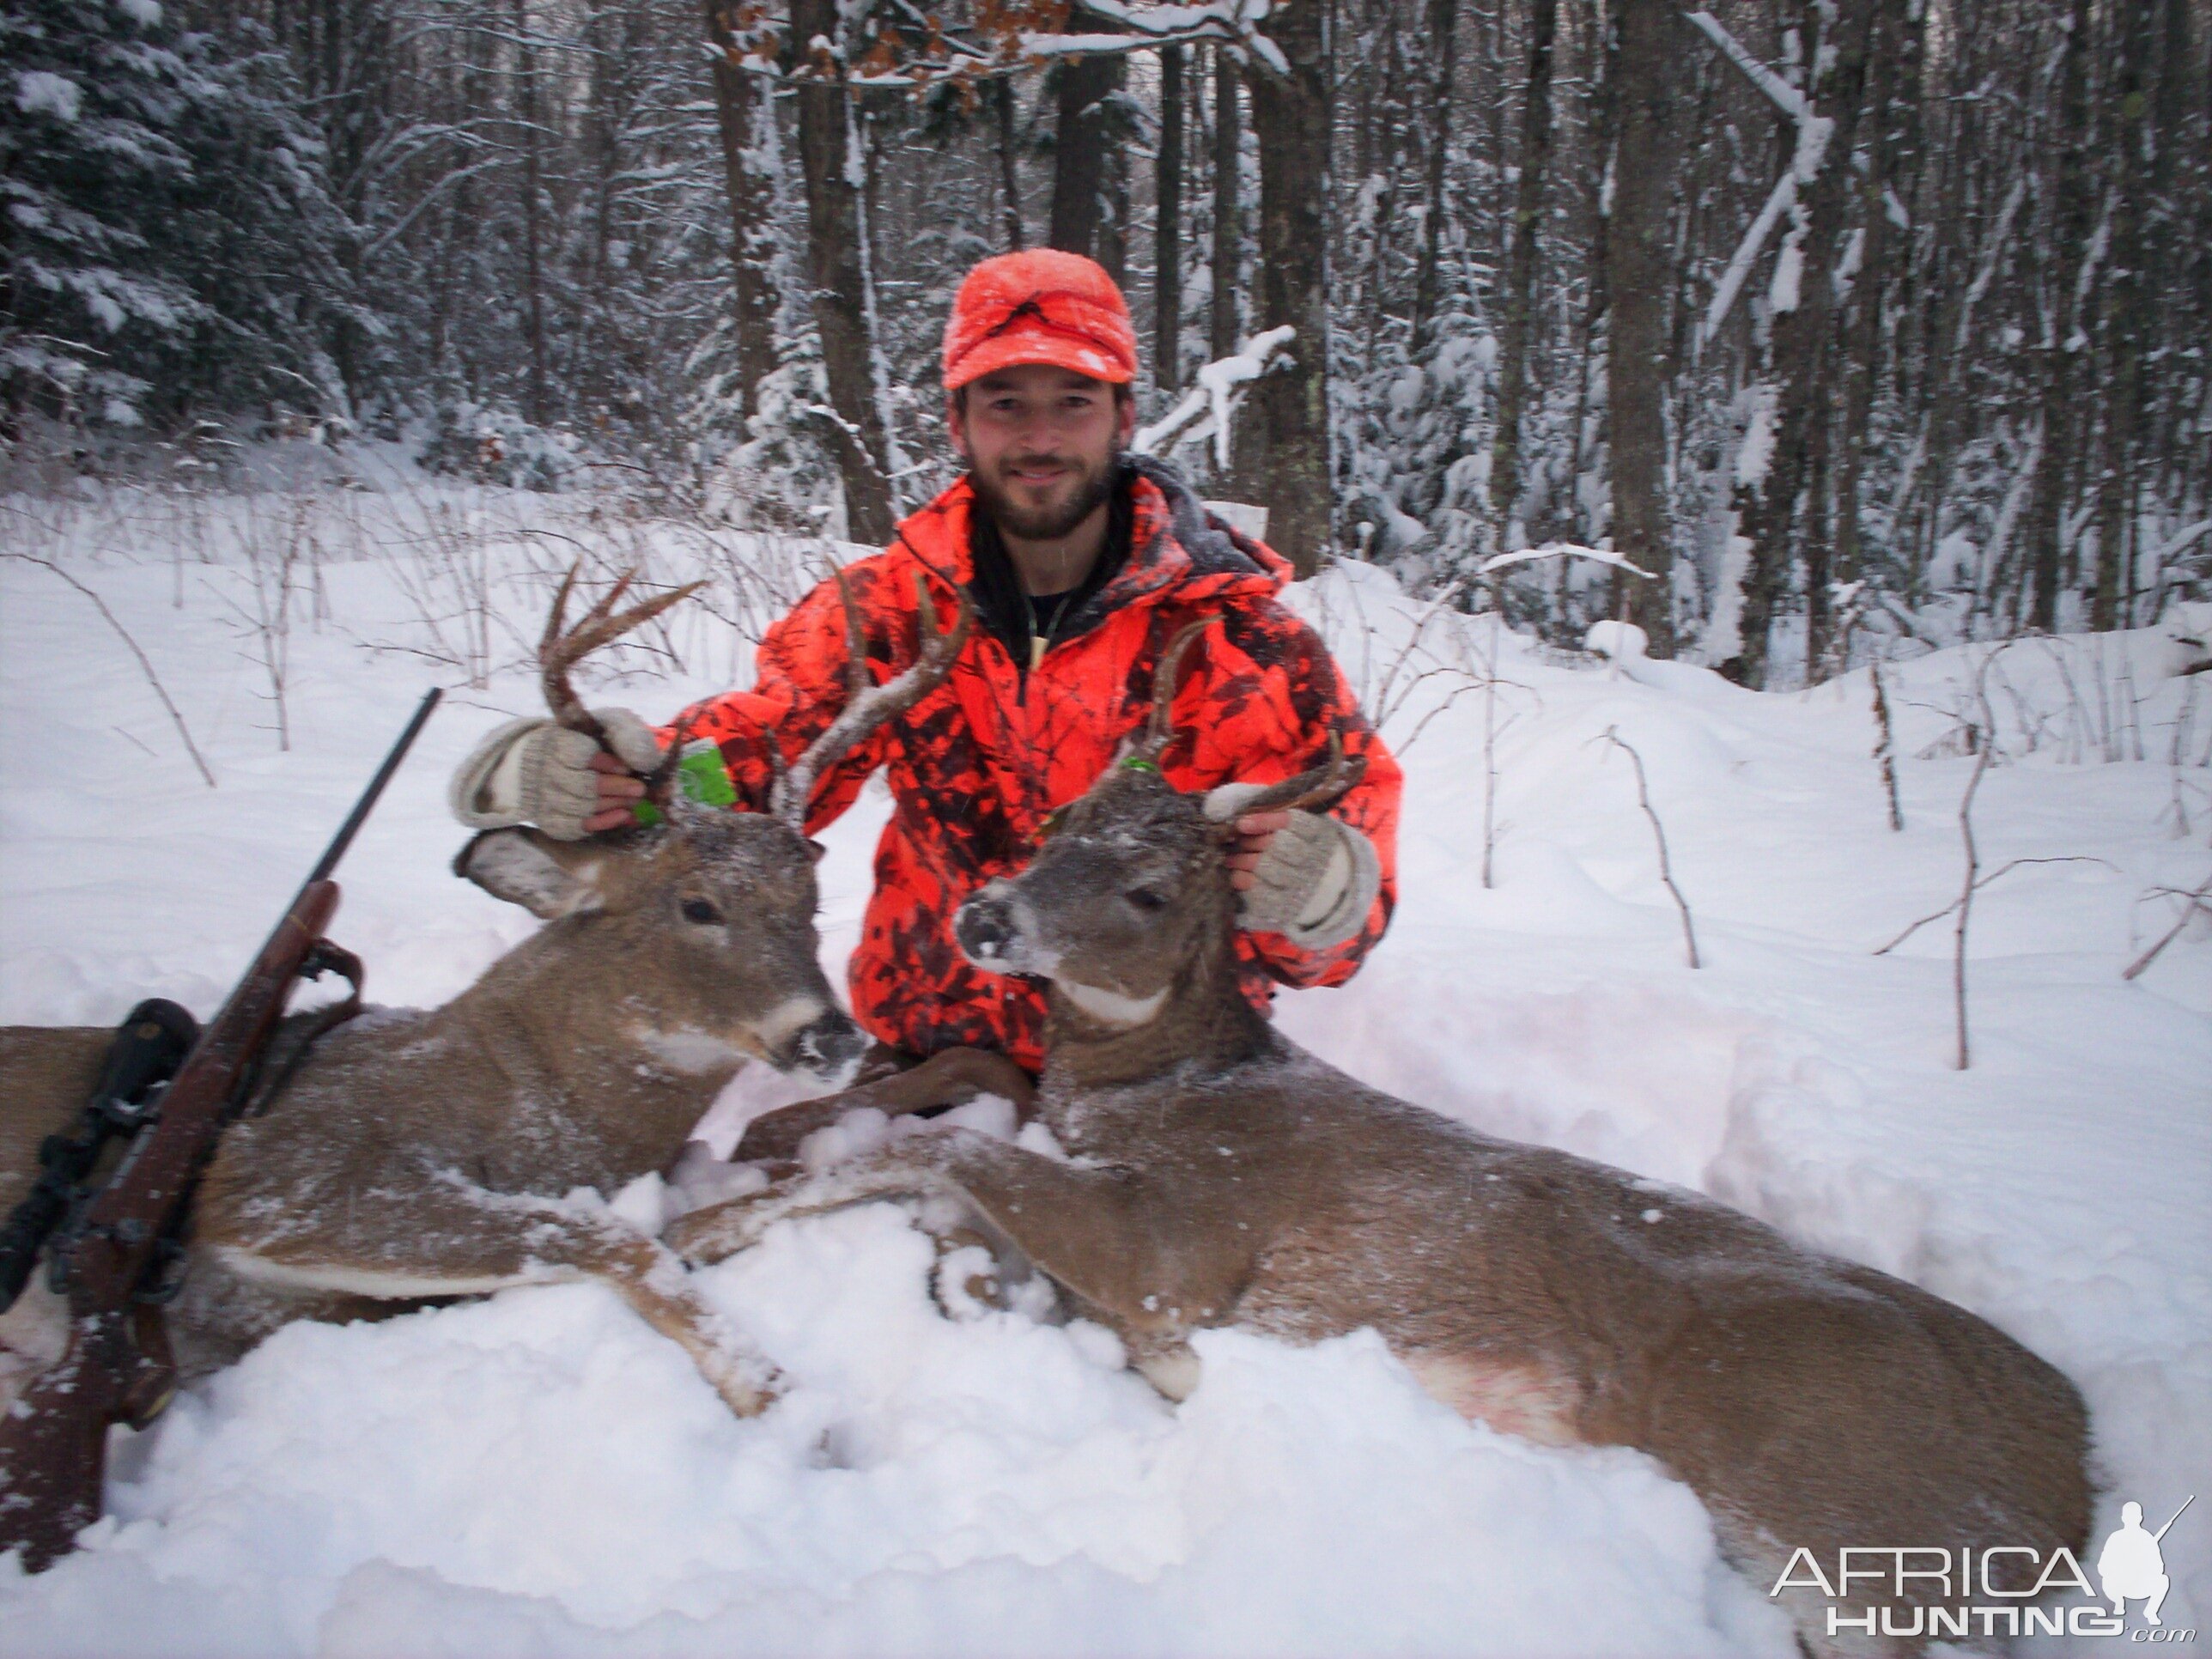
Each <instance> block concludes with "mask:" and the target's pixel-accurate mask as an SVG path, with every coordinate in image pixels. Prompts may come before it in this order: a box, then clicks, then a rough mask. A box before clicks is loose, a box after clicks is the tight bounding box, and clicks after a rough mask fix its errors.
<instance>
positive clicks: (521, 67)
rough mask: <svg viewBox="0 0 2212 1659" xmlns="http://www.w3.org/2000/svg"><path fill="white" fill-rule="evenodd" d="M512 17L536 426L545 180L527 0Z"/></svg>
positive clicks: (541, 367)
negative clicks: (541, 168)
mask: <svg viewBox="0 0 2212 1659" xmlns="http://www.w3.org/2000/svg"><path fill="white" fill-rule="evenodd" d="M513 17H514V37H515V38H514V51H515V58H516V73H517V76H518V77H519V79H518V86H517V105H518V111H517V112H518V113H519V114H520V117H521V127H522V132H521V138H522V247H523V253H522V260H523V264H522V270H523V277H522V281H523V290H522V314H523V326H524V328H525V330H526V331H527V333H528V335H529V344H530V422H531V424H532V425H533V426H543V425H544V424H545V411H546V397H545V283H544V271H543V270H542V269H541V266H540V260H539V254H538V249H539V246H540V244H541V242H542V240H543V236H544V231H543V229H542V228H541V226H540V225H539V222H538V216H539V214H540V212H541V211H542V203H541V201H540V192H541V191H542V189H543V180H542V179H540V177H539V162H538V61H537V54H536V53H535V52H532V50H531V49H530V18H529V15H528V14H527V12H526V11H525V10H524V8H523V0H514V3H513Z"/></svg>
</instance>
